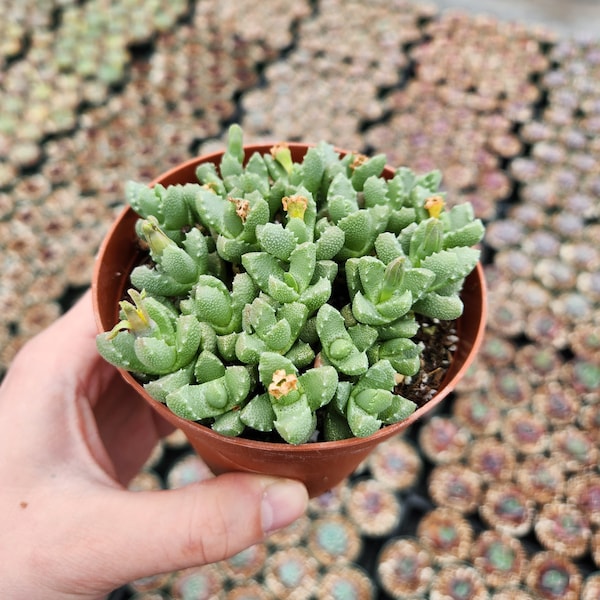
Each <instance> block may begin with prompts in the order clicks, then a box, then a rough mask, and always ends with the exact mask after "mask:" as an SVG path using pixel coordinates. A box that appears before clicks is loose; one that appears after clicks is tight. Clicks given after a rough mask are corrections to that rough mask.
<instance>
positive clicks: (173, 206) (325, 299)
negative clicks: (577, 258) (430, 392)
mask: <svg viewBox="0 0 600 600" xmlns="http://www.w3.org/2000/svg"><path fill="white" fill-rule="evenodd" d="M385 164H386V161H385V156H383V155H377V156H374V157H372V158H366V157H364V156H362V155H357V154H347V155H345V156H343V157H341V156H340V155H339V154H338V152H336V151H335V149H334V148H333V146H330V145H329V144H326V143H324V142H321V143H319V144H318V145H316V146H313V147H310V148H309V149H308V151H307V152H306V154H305V156H304V158H303V160H302V162H300V163H295V162H293V160H292V157H291V153H290V150H289V148H288V147H287V146H286V145H285V144H278V145H276V146H273V148H272V149H271V154H266V155H261V154H259V153H254V154H252V155H251V156H246V155H245V152H244V147H243V135H242V130H241V128H240V127H239V126H237V125H233V126H232V127H231V128H230V130H229V140H228V146H227V150H226V152H225V153H224V154H223V157H222V159H221V162H220V164H219V165H214V164H212V163H206V164H201V165H200V166H199V167H198V168H197V171H196V175H197V179H198V182H197V183H189V184H186V185H174V186H169V187H164V186H161V185H156V186H154V187H152V188H150V187H148V186H146V185H142V184H139V183H134V182H131V183H129V184H128V185H127V188H126V197H127V201H128V202H129V204H130V205H131V206H132V208H133V209H134V210H135V211H136V212H137V213H138V215H139V217H140V219H139V221H138V223H137V226H136V231H137V234H138V235H139V237H140V238H141V239H142V240H143V241H144V242H145V244H146V245H147V247H148V255H149V260H148V261H146V262H145V263H144V264H141V265H139V266H136V267H135V268H134V269H133V271H132V273H131V284H132V286H133V287H132V289H131V290H130V291H129V295H130V296H131V299H132V301H133V303H132V302H129V301H123V302H121V304H120V308H121V321H120V322H119V323H118V324H117V325H116V326H115V327H114V328H113V329H112V330H111V331H108V332H105V333H102V334H100V335H98V338H97V347H98V350H99V352H100V353H101V354H102V356H103V357H104V358H105V359H106V360H107V361H109V362H111V363H112V364H115V365H117V366H119V367H121V368H124V369H126V370H129V371H131V372H133V373H135V374H136V376H137V377H138V378H139V379H140V381H142V382H143V384H144V386H145V388H146V390H147V391H148V393H150V395H151V396H153V397H154V398H155V399H156V400H157V401H159V402H163V403H165V404H166V405H167V406H168V407H169V408H170V409H171V410H172V411H173V412H174V413H176V414H177V415H179V416H181V417H183V418H185V419H192V420H195V421H199V422H201V423H203V424H205V425H207V426H211V427H212V428H213V429H214V430H215V431H217V432H219V433H221V434H224V435H230V436H237V435H241V434H243V433H244V431H246V430H248V429H250V430H255V431H258V432H276V433H277V434H278V435H279V437H280V438H282V439H283V440H285V441H286V442H289V443H291V444H301V443H305V442H308V441H310V440H314V439H317V436H320V437H318V439H324V440H338V439H343V438H346V437H351V436H359V437H363V436H368V435H371V434H372V433H374V432H375V431H377V430H378V429H379V428H380V427H382V426H383V425H386V424H391V423H395V422H398V421H400V420H402V419H405V418H407V417H408V416H409V415H410V414H411V413H412V412H413V411H414V410H415V408H416V405H415V403H414V402H412V401H411V400H409V399H407V398H404V397H402V396H401V395H399V394H398V393H395V389H396V386H397V382H398V381H399V380H401V379H402V378H404V377H412V376H414V375H416V374H417V373H418V371H419V369H420V366H421V354H422V344H420V343H416V342H415V341H414V338H415V336H416V335H417V333H418V332H419V328H420V322H421V321H420V315H422V316H424V317H427V318H429V319H439V320H454V319H456V318H458V317H459V316H460V315H461V314H462V311H463V305H462V301H461V299H460V291H461V289H462V285H463V282H464V279H465V277H466V276H467V275H468V274H469V273H470V272H471V271H472V270H473V269H474V267H475V266H476V264H477V262H478V260H479V251H478V250H477V249H475V248H473V246H475V245H476V244H477V243H478V242H479V241H480V240H481V239H482V237H483V234H484V227H483V224H482V223H481V221H480V220H479V219H476V218H475V217H474V214H473V209H472V207H471V205H470V204H462V205H458V206H454V207H452V208H451V209H446V205H445V200H444V196H443V194H441V193H440V192H439V191H438V189H439V185H440V180H441V177H440V174H439V172H432V173H429V174H427V175H423V176H417V175H415V174H414V173H413V172H412V171H410V170H409V169H407V168H401V169H399V170H397V171H396V172H395V174H394V175H393V177H391V178H389V179H385V178H384V177H382V173H383V170H384V168H385Z"/></svg>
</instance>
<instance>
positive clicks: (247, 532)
mask: <svg viewBox="0 0 600 600" xmlns="http://www.w3.org/2000/svg"><path fill="white" fill-rule="evenodd" d="M110 494H111V499H110V501H108V502H106V501H103V511H102V516H101V517H100V521H101V523H99V522H98V521H97V522H96V524H97V525H98V526H99V527H102V528H105V529H106V531H107V532H108V534H107V535H108V540H107V539H106V538H104V541H110V547H111V556H110V559H111V560H114V565H113V569H114V571H113V572H115V573H116V574H117V573H118V581H119V583H127V582H129V581H133V580H135V579H138V578H140V577H145V576H148V575H152V574H156V573H164V572H171V571H175V570H179V569H183V568H187V567H191V566H198V565H201V564H205V563H210V562H216V561H219V560H222V559H225V558H227V557H230V556H233V555H234V554H236V553H238V552H240V551H241V550H243V549H244V548H247V547H248V546H251V545H253V544H255V543H258V542H260V541H261V540H263V539H264V537H265V535H267V534H268V533H270V532H272V531H274V530H276V529H279V528H281V527H285V526H286V525H288V524H290V523H291V522H293V521H294V520H296V519H297V518H298V517H300V516H301V515H302V514H303V513H304V512H305V510H306V506H307V502H308V495H307V492H306V489H305V487H304V486H303V485H302V484H301V483H299V482H297V481H293V480H287V479H276V478H270V477H263V476H258V475H250V474H242V473H230V474H226V475H221V476H219V477H216V478H214V479H208V480H205V481H203V482H201V483H198V484H193V485H190V486H187V487H183V488H179V489H177V490H166V491H160V492H117V491H112V492H110ZM101 537H102V536H98V535H90V539H100V538H101Z"/></svg>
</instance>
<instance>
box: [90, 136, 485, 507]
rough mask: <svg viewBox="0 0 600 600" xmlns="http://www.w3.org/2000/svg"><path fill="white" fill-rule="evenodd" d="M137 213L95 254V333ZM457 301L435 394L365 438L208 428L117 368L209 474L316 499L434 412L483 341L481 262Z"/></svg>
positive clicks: (123, 277) (126, 261) (123, 266)
mask: <svg viewBox="0 0 600 600" xmlns="http://www.w3.org/2000/svg"><path fill="white" fill-rule="evenodd" d="M270 147H271V146H270V145H252V146H246V156H250V155H251V154H252V153H253V152H255V151H258V152H260V153H266V152H268V151H269V148H270ZM307 148H308V146H307V145H305V144H290V149H291V151H292V156H293V159H294V161H296V162H298V161H301V160H302V157H303V156H304V154H305V152H306V150H307ZM341 152H342V153H343V151H341ZM221 156H222V152H216V153H213V154H209V155H205V156H202V157H199V158H195V159H192V160H190V161H188V162H185V163H183V164H181V165H179V166H177V167H175V168H173V169H171V170H170V171H167V172H166V173H164V174H163V175H161V176H160V177H158V178H157V179H156V180H155V181H154V182H153V183H161V184H163V185H165V186H168V185H172V184H178V183H188V182H195V181H197V180H196V176H195V171H196V167H197V166H198V165H199V164H200V163H204V162H214V163H217V164H218V163H219V161H220V159H221ZM392 175H393V169H391V168H386V170H385V173H384V176H387V177H391V176H392ZM137 218H138V217H137V215H136V214H135V213H134V212H133V210H132V209H130V208H126V209H125V210H124V211H123V212H122V213H121V215H120V216H119V217H118V218H117V220H116V221H115V222H114V224H113V225H112V227H111V229H110V231H109V232H108V234H107V236H106V238H105V240H104V242H103V244H102V246H101V248H100V251H99V254H98V257H97V262H96V265H95V269H94V276H93V282H92V291H93V301H94V309H95V313H96V318H97V323H98V327H99V329H100V331H107V330H109V329H111V328H112V327H113V326H114V324H115V323H116V322H117V321H118V302H119V301H120V300H121V299H122V298H123V295H124V292H125V290H126V289H127V288H128V287H129V273H130V272H131V270H132V269H133V267H134V266H135V265H136V264H137V263H138V262H139V259H140V257H141V252H140V249H139V244H138V239H137V237H136V234H135V230H134V225H135V222H136V220H137ZM461 298H462V300H463V302H464V305H465V310H464V314H463V316H462V317H461V318H460V319H458V322H457V329H458V335H459V337H460V341H459V343H458V348H457V350H456V352H455V355H454V359H453V361H452V364H451V366H450V368H449V370H448V372H447V373H446V376H445V378H444V381H443V383H442V385H441V386H440V390H439V391H438V393H437V394H436V395H435V396H434V397H433V398H432V399H431V400H430V401H429V402H428V403H427V404H425V405H424V406H422V407H421V408H418V409H417V410H416V411H415V412H414V413H413V414H412V415H411V416H410V417H409V418H408V419H406V420H405V421H402V422H400V423H396V424H394V425H389V426H386V427H383V428H382V429H380V430H379V431H378V432H377V433H375V434H373V435H371V436H369V437H367V438H352V439H346V440H341V441H338V442H317V443H307V444H302V445H299V446H293V445H290V444H285V443H267V442H258V441H254V440H247V439H244V438H231V437H227V436H223V435H221V434H218V433H215V432H214V431H212V430H211V429H210V428H208V427H205V426H203V425H200V424H198V423H195V422H192V421H186V420H185V419H182V418H180V417H178V416H176V415H175V414H173V413H172V412H171V411H170V410H169V409H168V408H167V407H166V406H165V405H163V404H161V403H159V402H157V401H156V400H154V399H153V398H152V397H151V396H149V395H148V394H147V393H146V392H145V390H144V389H143V387H142V386H141V385H140V384H139V383H138V382H137V381H136V380H135V378H134V377H133V376H132V375H131V374H130V373H128V372H126V371H123V370H121V374H122V376H123V377H124V379H125V380H126V381H127V382H128V383H129V384H130V385H131V386H132V388H134V389H135V390H136V392H137V393H139V394H140V395H141V396H142V397H144V399H145V400H146V401H147V402H149V403H150V404H151V406H152V407H153V408H154V409H155V410H156V411H158V413H160V415H161V416H163V417H164V418H165V419H166V420H167V421H169V422H170V423H171V424H173V425H174V426H175V427H177V428H179V429H181V430H182V431H183V432H184V433H185V435H186V436H187V438H188V440H189V442H190V444H191V445H192V446H193V448H194V449H195V450H196V452H197V453H198V454H199V455H200V456H201V457H202V458H203V459H204V461H205V462H206V464H207V465H208V466H209V467H210V468H211V469H212V471H213V472H214V473H223V472H226V471H246V472H252V473H262V474H269V475H277V476H284V477H291V478H295V479H299V480H301V481H302V482H304V483H305V484H306V486H307V488H308V491H309V493H310V495H311V496H317V495H320V494H321V493H323V492H325V491H327V490H329V489H331V488H332V487H334V486H335V485H336V484H338V483H339V482H341V481H342V480H343V479H344V478H346V477H347V476H348V475H350V474H351V473H352V472H353V471H354V470H355V469H356V467H358V465H359V464H360V463H361V462H362V461H363V460H364V459H365V458H366V457H367V456H368V455H369V453H370V452H371V451H372V450H373V449H374V448H375V447H376V446H377V444H379V443H381V442H383V441H384V440H387V439H388V438H390V437H392V436H395V435H397V434H398V433H400V432H401V431H403V430H404V429H406V428H407V427H409V426H410V425H411V424H412V423H414V422H415V421H416V420H417V419H420V418H421V417H423V416H424V415H425V414H427V413H428V412H430V411H431V410H433V409H434V408H435V407H436V406H437V405H438V404H439V403H440V402H441V401H442V400H443V399H444V398H446V396H448V394H449V393H450V392H451V391H452V390H453V389H454V387H455V386H456V384H457V383H458V381H459V380H460V379H461V378H462V377H463V375H464V374H465V372H466V370H467V369H468V367H469V366H470V364H471V363H472V361H473V359H474V356H475V354H476V352H477V350H478V348H479V346H480V344H481V341H482V338H483V332H484V327H485V320H486V290H485V281H484V276H483V269H482V267H481V265H480V264H479V265H477V268H476V269H475V270H474V271H473V272H472V273H471V274H470V275H469V277H468V278H467V280H466V282H465V285H464V289H463V291H462V294H461Z"/></svg>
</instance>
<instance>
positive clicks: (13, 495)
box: [0, 293, 307, 600]
mask: <svg viewBox="0 0 600 600" xmlns="http://www.w3.org/2000/svg"><path fill="white" fill-rule="evenodd" d="M95 335H96V329H95V326H94V319H93V315H92V308H91V298H90V294H89V293H87V294H86V295H85V296H84V297H83V298H82V299H81V300H80V301H79V302H78V303H77V305H76V306H75V307H73V308H72V309H71V310H70V311H69V312H68V313H67V314H66V315H64V316H63V317H62V318H60V319H59V320H58V321H57V322H56V323H54V324H53V325H52V326H51V327H50V328H48V329H47V330H46V331H44V332H43V333H41V334H40V335H38V336H37V337H35V338H34V339H33V340H31V341H30V342H28V343H27V344H26V346H25V347H24V348H23V349H22V351H21V352H20V353H19V354H18V355H17V357H16V358H15V360H14V361H13V364H12V365H11V367H10V369H9V371H8V373H7V375H6V377H5V379H4V381H3V383H2V386H0V456H2V461H1V462H0V481H1V482H2V484H1V487H0V530H1V531H2V538H1V539H2V543H1V544H0V565H2V567H1V569H0V571H1V574H0V592H3V593H2V594H1V595H2V597H4V598H11V599H12V600H20V599H27V600H30V599H31V598H52V599H53V600H60V599H63V598H65V599H66V598H69V599H71V600H73V599H77V598H81V599H84V598H99V597H101V596H103V595H105V594H107V593H109V592H110V591H111V590H113V589H115V588H116V587H118V586H120V585H122V584H125V583H127V582H129V581H133V580H135V579H138V578H141V577H144V576H148V575H152V574H157V573H162V572H170V571H174V570H177V569H182V568H186V567H190V566H195V565H200V564H203V563H207V562H214V561H218V560H221V559H224V558H226V557H228V556H232V555H234V554H236V553H237V552H239V551H241V550H242V549H244V548H245V547H248V546H250V545H252V544H254V543H257V542H259V541H260V540H262V539H264V537H265V535H267V534H268V533H269V532H270V531H273V530H275V529H278V528H280V527H283V526H285V525H287V524H289V523H290V522H292V521H293V520H295V519H296V518H297V517H299V516H300V515H301V514H302V513H303V512H304V510H305V508H306V503H307V494H306V490H305V488H304V486H303V485H302V484H300V483H298V482H295V481H291V480H284V479H276V478H270V477H264V476H259V475H251V474H242V473H230V474H226V475H221V476H219V477H214V478H210V479H207V480H206V481H202V482H200V483H196V484H193V485H190V486H186V487H183V488H180V489H177V490H163V491H152V492H131V491H128V490H127V489H126V487H125V486H126V484H127V482H128V481H129V479H130V478H131V477H132V476H133V475H135V474H136V473H137V472H138V470H139V469H140V467H141V466H142V464H143V463H144V461H145V460H146V459H147V457H148V455H149V453H150V451H151V450H152V448H153V447H154V445H155V444H156V442H157V441H158V439H159V438H160V437H161V436H162V435H164V434H166V433H167V432H168V431H169V425H167V424H166V423H165V422H164V421H162V420H161V419H160V418H159V417H158V416H157V415H156V413H155V412H154V411H153V410H152V409H151V408H150V407H149V406H148V405H147V404H146V403H145V402H144V400H143V399H142V398H141V397H138V396H136V395H135V393H134V392H133V391H132V390H131V388H130V387H129V386H127V385H126V384H125V382H124V381H123V380H122V378H121V376H120V375H119V373H118V372H117V371H116V369H115V368H114V367H112V366H111V365H109V364H108V363H106V362H105V361H104V360H103V359H101V358H100V356H99V355H98V354H97V351H96V347H95Z"/></svg>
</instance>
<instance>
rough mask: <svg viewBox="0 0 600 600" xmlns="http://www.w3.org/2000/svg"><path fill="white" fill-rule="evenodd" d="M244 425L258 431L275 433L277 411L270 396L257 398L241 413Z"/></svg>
mask: <svg viewBox="0 0 600 600" xmlns="http://www.w3.org/2000/svg"><path fill="white" fill-rule="evenodd" d="M240 419H241V421H242V423H244V424H245V425H247V426H248V427H251V428H252V429H255V430H256V431H263V432H267V431H273V428H274V426H275V425H274V422H275V411H274V410H273V405H272V404H271V400H270V398H269V394H260V395H258V396H255V397H254V398H252V400H250V402H248V404H246V406H244V408H242V410H241V411H240Z"/></svg>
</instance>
